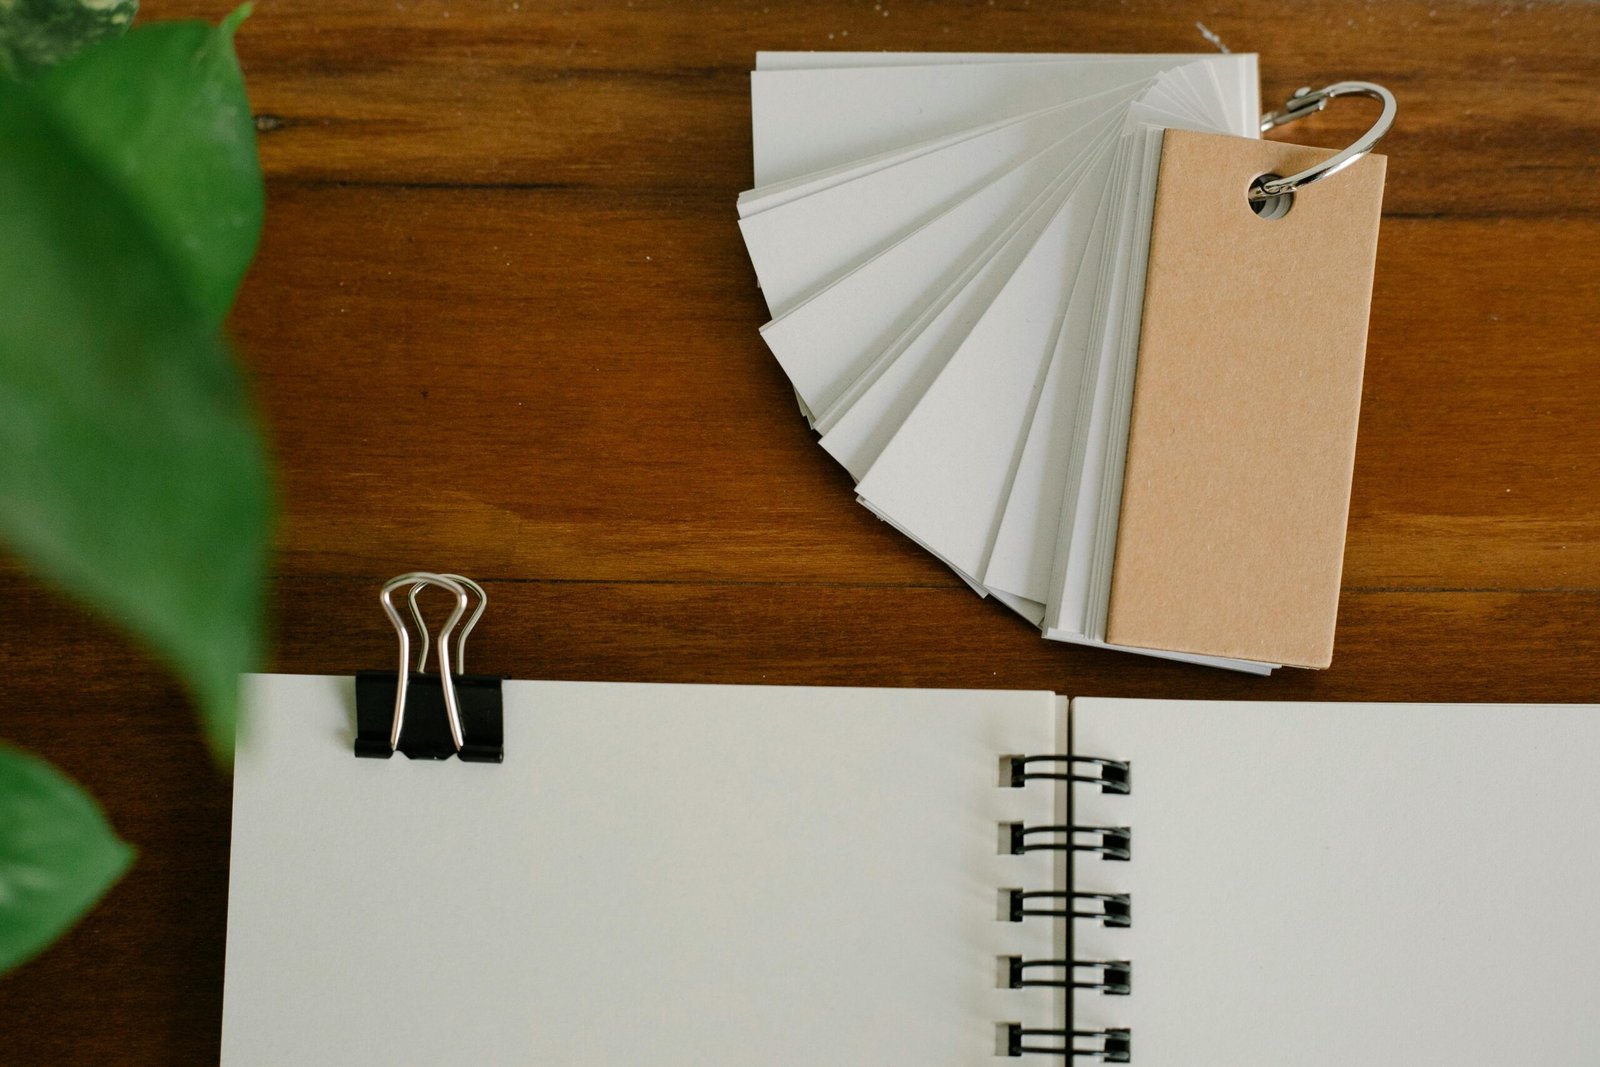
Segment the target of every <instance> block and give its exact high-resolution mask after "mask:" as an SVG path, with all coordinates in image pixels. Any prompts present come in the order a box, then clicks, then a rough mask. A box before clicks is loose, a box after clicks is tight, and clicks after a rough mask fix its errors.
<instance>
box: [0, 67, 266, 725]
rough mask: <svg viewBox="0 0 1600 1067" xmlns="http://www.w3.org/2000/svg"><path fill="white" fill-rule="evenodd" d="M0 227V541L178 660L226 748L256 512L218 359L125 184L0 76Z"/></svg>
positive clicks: (254, 458) (243, 443) (254, 592)
mask: <svg viewBox="0 0 1600 1067" xmlns="http://www.w3.org/2000/svg"><path fill="white" fill-rule="evenodd" d="M0 234H3V235H4V239H3V240H0V540H5V541H8V542H9V543H10V545H11V546H12V547H13V548H14V549H16V550H17V551H18V552H19V553H20V554H21V555H22V556H23V557H25V558H26V559H27V560H29V561H30V562H31V563H32V564H33V566H34V568H35V569H36V571H37V572H38V573H40V574H41V575H43V576H46V577H48V578H51V579H53V580H54V581H55V582H57V583H58V584H59V585H61V586H63V587H64V588H66V589H67V590H69V591H71V592H72V593H75V594H76V595H78V596H80V597H82V598H83V599H84V600H86V601H88V602H89V603H90V604H91V605H93V606H95V607H97V608H99V609H101V610H102V611H104V612H105V613H106V614H108V615H110V616H111V617H113V618H115V619H117V620H119V621H121V622H122V623H123V624H124V625H126V626H127V627H128V628H130V629H131V630H133V631H134V632H135V633H136V634H138V635H140V636H141V637H143V638H144V639H145V640H146V641H147V642H149V644H150V645H152V646H153V647H154V648H155V649H156V650H157V651H158V652H159V653H160V654H161V655H163V656H164V657H165V658H166V659H168V660H169V661H170V662H171V663H172V664H173V665H175V666H176V667H177V668H178V670H179V672H180V674H181V675H182V676H183V677H184V678H185V680H186V681H187V682H188V685H189V687H190V689H191V690H192V692H193V693H194V695H195V697H196V698H197V700H198V701H199V704H200V706H201V710H202V712H203V714H204V716H205V721H206V726H207V729H208V731H209V734H210V737H211V740H212V742H213V744H214V746H215V747H216V749H217V751H218V752H221V753H225V752H229V751H231V748H232V738H233V723H234V716H235V713H236V710H237V700H238V684H239V683H238V675H239V673H240V672H241V671H246V670H251V669H254V668H255V667H256V665H257V662H258V657H259V653H260V647H261V593H262V584H263V580H264V572H265V559H266V546H267V534H268V522H269V512H270V501H269V492H268V486H267V473H266V463H265V459H264V456H263V450H262V447H261V442H260V440H259V438H258V435H257V433H256V430H255V426H254V421H253V418H252V414H251V410H250V407H249V404H248V402H247V398H246V395H245V392H244V388H243V383H242V381H241V379H240V376H239V373H238V370H237V368H236V366H235V364H234V361H233V358H232V356H231V354H230V353H229V351H228V350H227V347H226V346H225V345H224V344H223V343H222V341H221V339H220V338H219V336H218V333H217V331H216V329H215V324H214V322H213V321H212V317H211V316H210V315H209V314H207V313H206V312H204V311H203V310H201V309H200V308H198V307H196V305H195V304H194V302H193V301H192V299H191V298H190V297H189V295H188V288H187V286H185V285H184V284H183V282H182V280H181V277H180V274H179V272H178V270H177V269H176V268H175V267H174V265H173V264H172V262H171V259H170V257H169V256H168V254H167V252H166V249H165V247H164V245H163V244H162V243H161V242H160V241H158V240H157V239H156V237H155V234H154V232H153V230H152V229H151V227H149V226H148V225H146V223H145V221H144V219H143V217H142V215H141V213H140V211H139V210H137V209H136V207H135V205H134V204H133V203H132V202H130V200H129V199H128V197H127V196H126V195H124V193H123V190H122V189H121V188H120V187H119V186H118V185H117V184H115V183H114V182H112V181H110V180H109V179H107V178H105V177H104V176H102V175H101V173H100V172H99V170H98V168H97V167H96V166H95V165H94V162H93V160H91V159H90V158H88V157H87V156H86V155H85V154H84V153H83V151H82V150H81V149H80V148H79V147H78V144H77V142H76V140H75V139H74V138H72V137H71V136H69V135H68V134H67V133H66V131H64V130H62V129H61V127H60V126H59V125H58V123H57V122H56V121H55V120H54V118H53V117H52V114H51V112H50V111H49V110H47V109H45V108H42V107H39V106H38V105H37V103H36V98H35V96H34V92H33V90H32V89H31V87H27V86H21V85H17V84H15V83H8V82H4V81H0Z"/></svg>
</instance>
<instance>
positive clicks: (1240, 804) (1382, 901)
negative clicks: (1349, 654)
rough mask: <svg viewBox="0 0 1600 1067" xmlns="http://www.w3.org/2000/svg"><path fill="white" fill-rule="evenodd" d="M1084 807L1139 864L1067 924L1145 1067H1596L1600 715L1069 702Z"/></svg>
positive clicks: (1097, 878)
mask: <svg viewBox="0 0 1600 1067" xmlns="http://www.w3.org/2000/svg"><path fill="white" fill-rule="evenodd" d="M1071 730H1072V741H1073V748H1074V751H1075V752H1078V753H1086V754H1090V755H1096V756H1109V757H1114V758H1117V759H1123V760H1128V761H1129V762H1130V764H1131V767H1130V775H1131V781H1132V791H1131V793H1130V794H1129V795H1128V796H1126V797H1115V796H1102V795H1101V794H1100V793H1099V792H1098V790H1097V789H1094V788H1093V787H1084V786H1074V787H1073V801H1074V805H1075V812H1074V821H1077V822H1084V821H1088V822H1090V823H1095V822H1096V821H1097V820H1103V819H1116V820H1117V823H1118V824H1119V825H1128V826H1130V827H1131V830H1132V859H1131V861H1130V862H1127V863H1107V862H1103V861H1100V860H1099V859H1096V858H1085V857H1080V858H1078V859H1077V860H1076V862H1075V870H1074V883H1075V888H1077V889H1079V890H1084V889H1095V888H1098V887H1104V886H1108V885H1113V884H1114V885H1116V886H1117V887H1119V888H1122V889H1124V890H1125V891H1128V892H1130V893H1131V894H1132V914H1133V925H1132V927H1131V928H1129V929H1126V930H1112V929H1104V928H1102V927H1099V926H1098V924H1093V923H1089V922H1085V921H1082V920H1078V921H1075V923H1074V930H1073V933H1074V938H1075V942H1076V944H1075V948H1074V955H1075V956H1076V957H1078V958H1080V959H1083V958H1091V959H1092V958H1109V957H1110V956H1112V955H1113V954H1114V957H1115V958H1127V959H1129V960H1131V962H1132V964H1133V975H1132V993H1131V995H1130V996H1127V997H1106V996H1102V995H1100V994H1099V993H1095V992H1085V991H1079V992H1078V993H1076V994H1075V996H1074V1007H1075V1019H1074V1023H1075V1025H1077V1026H1079V1027H1084V1026H1100V1025H1107V1024H1112V1025H1118V1026H1128V1027H1130V1029H1131V1031H1132V1062H1133V1063H1135V1064H1140V1065H1143V1067H1209V1065H1213V1064H1217V1065H1223V1064H1225V1065H1228V1067H1256V1065H1262V1067H1267V1065H1271V1067H1277V1065H1282V1064H1294V1065H1296V1067H1316V1065H1323V1064H1327V1065H1332V1064H1339V1065H1351V1064H1361V1065H1365V1064H1374V1065H1377V1064H1406V1065H1408V1067H1417V1065H1435V1064H1437V1065H1446V1064H1448V1065H1451V1067H1460V1065H1467V1064H1472V1065H1476V1064H1494V1065H1508V1067H1509V1065H1513V1064H1541V1065H1576V1064H1593V1063H1595V1062H1597V1057H1600V1009H1597V1001H1596V998H1597V996H1600V913H1597V910H1596V905H1597V902H1600V849H1597V841H1600V774H1597V773H1596V770H1597V767H1600V708H1596V707H1574V706H1568V707H1549V706H1546V707H1533V706H1520V707H1519V706H1491V705H1478V706H1462V705H1454V706H1451V705H1431V706H1430V705H1403V704H1387V705H1385V704H1287V703H1216V704H1211V703H1205V704H1202V703H1189V702H1182V701H1170V702H1169V701H1140V700H1074V701H1073V702H1072V724H1071Z"/></svg>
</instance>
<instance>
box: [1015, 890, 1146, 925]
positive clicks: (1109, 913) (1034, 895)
mask: <svg viewBox="0 0 1600 1067" xmlns="http://www.w3.org/2000/svg"><path fill="white" fill-rule="evenodd" d="M1029 901H1063V902H1065V901H1070V902H1071V903H1068V904H1066V906H1064V907H1054V908H1052V907H1038V906H1036V905H1034V904H1030V903H1029ZM1079 901H1085V902H1088V903H1085V904H1084V906H1083V908H1080V907H1079V906H1078V902H1079ZM1091 904H1093V905H1098V910H1095V911H1090V910H1088V908H1089V907H1090V905H1091ZM1009 913H1010V918H1011V921H1012V922H1014V923H1019V922H1021V921H1022V920H1023V919H1025V918H1027V917H1028V916H1030V915H1046V916H1054V917H1056V918H1062V919H1099V920H1100V925H1101V926H1132V925H1133V898H1132V897H1130V896H1129V895H1128V894H1127V893H1077V892H1071V893H1061V892H1055V891H1053V890H1040V891H1031V892H1030V891H1027V890H1022V889H1013V890H1011V899H1010V907H1009Z"/></svg>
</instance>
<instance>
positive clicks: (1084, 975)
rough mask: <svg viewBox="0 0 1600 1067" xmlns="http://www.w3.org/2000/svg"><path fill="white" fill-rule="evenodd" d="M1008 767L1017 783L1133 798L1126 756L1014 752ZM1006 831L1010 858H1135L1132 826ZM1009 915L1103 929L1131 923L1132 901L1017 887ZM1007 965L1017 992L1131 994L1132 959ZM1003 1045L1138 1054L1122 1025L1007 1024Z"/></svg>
mask: <svg viewBox="0 0 1600 1067" xmlns="http://www.w3.org/2000/svg"><path fill="white" fill-rule="evenodd" d="M1010 764H1011V775H1010V779H1011V781H1010V784H1011V786H1012V787H1013V788H1022V787H1025V786H1026V785H1027V784H1028V783H1029V782H1030V781H1056V782H1081V783H1084V784H1088V785H1098V786H1099V787H1100V791H1101V792H1102V793H1110V794H1116V795H1127V794H1129V793H1130V792H1132V774H1131V773H1130V768H1129V766H1128V764H1127V763H1126V762H1123V761H1121V760H1111V759H1099V758H1096V757H1091V756H1014V757H1012V758H1011V760H1010ZM1005 829H1006V830H1007V832H1008V835H1009V841H1010V851H1011V854H1012V855H1017V856H1020V855H1023V854H1025V853H1028V852H1047V851H1048V852H1083V853H1090V854H1094V855H1098V856H1099V857H1100V859H1101V860H1103V861H1112V862H1118V861H1126V860H1129V859H1131V858H1132V856H1133V831H1132V830H1131V829H1130V828H1128V827H1126V826H1079V825H1077V824H1075V823H1064V824H1052V825H1046V826H1027V825H1024V824H1022V823H1012V824H1010V825H1009V826H1008V827H1006V828H1005ZM1008 913H1009V918H1010V920H1011V921H1012V922H1023V921H1025V920H1026V919H1027V918H1029V917H1032V916H1050V917H1056V918H1069V919H1098V920H1099V921H1100V924H1101V925H1102V926H1105V927H1111V928H1125V927H1129V926H1132V925H1133V900H1132V897H1131V896H1130V895H1129V894H1127V893H1080V892H1075V891H1064V890H1062V891H1058V890H1023V889H1012V890H1010V891H1009V901H1008ZM1005 962H1006V976H1007V979H1008V985H1009V986H1010V988H1012V989H1026V988H1030V987H1038V986H1045V987H1052V988H1057V989H1066V990H1074V989H1098V990H1099V991H1100V992H1101V993H1102V994H1105V995H1107V996H1127V995H1128V994H1130V993H1132V992H1133V965H1132V963H1130V962H1129V961H1128V960H1075V959H1043V960H1027V959H1022V958H1021V957H1018V956H1013V957H1010V958H1008V959H1007V960H1006V961H1005ZM1005 1045H1006V1054H1007V1055H1008V1056H1032V1055H1044V1056H1056V1057H1060V1058H1062V1059H1089V1060H1099V1061H1100V1062H1102V1063H1131V1062H1132V1056H1133V1034H1132V1032H1131V1031H1130V1030H1129V1029H1127V1028H1124V1027H1111V1028H1108V1029H1104V1030H1070V1029H1068V1030H1050V1029H1040V1030H1036V1029H1031V1028H1028V1027H1024V1026H1023V1025H1022V1024H1020V1023H1010V1024H1008V1025H1007V1027H1006V1042H1005Z"/></svg>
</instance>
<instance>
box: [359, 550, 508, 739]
mask: <svg viewBox="0 0 1600 1067" xmlns="http://www.w3.org/2000/svg"><path fill="white" fill-rule="evenodd" d="M430 585H432V586H437V587H438V588H440V589H443V590H445V591H446V592H449V593H452V594H454V595H455V598H456V604H455V609H454V610H453V611H451V613H450V618H449V619H447V620H446V621H445V624H444V628H443V629H441V630H440V631H439V642H438V644H439V673H438V674H424V673H423V667H424V666H426V664H427V659H428V628H427V626H425V625H424V624H423V621H422V611H421V609H420V608H418V607H417V594H418V593H420V592H421V591H422V590H423V588H424V587H426V586H430ZM405 587H409V589H410V592H409V594H408V600H409V602H410V605H411V618H412V619H413V620H414V621H415V622H416V624H417V632H418V633H419V634H420V635H421V636H420V639H419V641H418V644H419V646H420V648H419V650H418V653H417V667H416V670H412V669H411V636H410V633H409V631H408V630H407V629H406V624H405V622H404V621H403V620H402V619H401V618H400V613H399V612H398V611H396V610H395V607H394V602H393V599H392V597H393V594H394V591H395V590H396V589H400V588H405ZM468 590H470V591H471V592H472V593H473V594H475V595H476V596H477V600H478V606H477V608H476V609H474V611H473V612H472V617H471V618H470V619H468V620H467V624H466V625H465V626H463V627H462V628H461V633H460V635H459V636H457V637H456V647H455V669H454V670H452V669H451V663H450V636H451V634H453V633H454V632H455V629H456V627H457V625H458V624H460V622H461V619H462V617H463V616H465V615H466V613H467V602H468ZM378 600H379V602H380V603H381V604H382V605H383V611H384V614H386V615H388V616H389V621H390V622H392V623H393V624H394V628H395V632H396V633H398V634H399V635H400V669H399V671H398V672H397V673H390V672H388V671H360V672H358V673H357V674H356V743H355V752H356V755H357V756H361V757H365V758H368V759H388V758H389V757H390V756H393V755H394V754H395V753H396V752H399V753H401V754H402V755H404V756H406V757H407V758H409V759H434V760H442V759H449V758H450V757H451V756H458V757H460V758H461V759H463V760H465V761H467V762H469V763H500V762H501V761H503V760H504V759H505V721H504V716H503V712H502V704H501V694H500V684H501V682H502V681H503V679H502V678H500V677H498V676H495V675H469V674H463V673H460V672H461V670H462V668H463V666H464V664H465V662H466V651H467V635H468V634H470V633H471V632H472V628H473V627H474V626H476V625H477V624H478V619H479V618H480V617H481V616H482V615H483V609H484V608H485V607H487V606H488V602H489V598H488V596H487V595H486V594H485V593H484V591H483V587H482V586H481V585H479V584H478V583H477V582H474V581H473V580H472V579H470V578H463V577H462V576H461V575H459V574H433V573H431V572H427V571H416V572H413V573H411V574H402V575H401V576H400V577H398V578H391V579H390V580H389V581H387V582H385V583H384V585H383V591H382V592H381V593H380V594H379V595H378Z"/></svg>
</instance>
